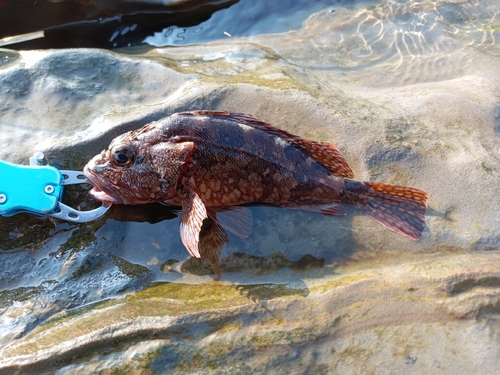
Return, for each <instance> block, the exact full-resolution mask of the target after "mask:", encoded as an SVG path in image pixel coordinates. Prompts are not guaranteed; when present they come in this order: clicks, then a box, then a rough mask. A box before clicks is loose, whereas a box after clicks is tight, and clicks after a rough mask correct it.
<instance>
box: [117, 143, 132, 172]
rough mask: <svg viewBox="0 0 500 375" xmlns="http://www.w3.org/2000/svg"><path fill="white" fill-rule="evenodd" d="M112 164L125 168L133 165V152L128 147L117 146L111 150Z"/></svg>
mask: <svg viewBox="0 0 500 375" xmlns="http://www.w3.org/2000/svg"><path fill="white" fill-rule="evenodd" d="M112 154H113V162H114V164H116V165H117V166H119V167H127V166H130V165H132V164H133V163H134V160H135V152H134V150H132V149H131V148H130V147H129V146H126V145H118V146H116V147H114V148H113V152H112Z"/></svg>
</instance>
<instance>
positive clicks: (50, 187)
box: [43, 185, 54, 194]
mask: <svg viewBox="0 0 500 375" xmlns="http://www.w3.org/2000/svg"><path fill="white" fill-rule="evenodd" d="M43 191H45V192H46V193H47V194H52V193H53V192H54V186H52V185H47V186H45V189H43Z"/></svg>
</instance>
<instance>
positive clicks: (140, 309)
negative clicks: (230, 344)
mask: <svg viewBox="0 0 500 375" xmlns="http://www.w3.org/2000/svg"><path fill="white" fill-rule="evenodd" d="M305 295H307V292H306V291H305V290H304V289H300V288H291V287H289V286H286V285H283V286H276V285H272V284H269V285H254V286H246V287H245V288H236V287H234V286H232V285H222V284H220V283H217V282H210V283H207V284H204V285H190V284H176V283H160V284H152V285H151V286H150V287H148V288H147V289H145V290H142V291H140V292H137V293H134V294H131V295H128V296H126V297H124V298H122V299H114V300H109V301H104V302H101V303H97V304H93V305H91V306H86V307H84V308H81V309H77V310H73V311H70V312H65V313H61V314H58V315H57V316H55V317H54V318H52V319H50V320H48V321H47V322H45V323H44V324H43V325H40V326H38V327H36V328H35V329H34V330H33V331H31V332H30V333H29V334H28V335H26V336H25V337H24V339H23V340H22V341H21V342H19V343H18V344H17V345H15V347H10V348H7V349H6V352H5V353H6V354H9V355H23V354H24V355H26V354H29V353H34V352H37V351H40V350H43V349H46V348H49V347H51V346H54V345H56V344H58V343H61V342H62V341H61V338H64V340H63V341H66V340H71V339H76V338H78V337H83V336H85V335H88V334H90V333H92V332H96V331H98V330H106V329H109V327H110V326H112V325H113V324H121V323H123V322H126V321H134V320H136V319H138V318H146V317H162V318H168V317H177V316H182V315H186V314H191V313H196V312H200V311H213V310H217V309H222V308H228V307H238V306H243V305H247V304H250V303H252V302H251V301H250V300H249V299H252V300H262V299H274V298H296V297H297V296H305Z"/></svg>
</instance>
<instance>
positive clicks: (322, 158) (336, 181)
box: [85, 111, 427, 278]
mask: <svg viewBox="0 0 500 375" xmlns="http://www.w3.org/2000/svg"><path fill="white" fill-rule="evenodd" d="M85 176H86V177H87V178H88V179H89V180H90V181H91V182H92V184H93V185H94V186H95V187H94V189H92V191H91V195H92V196H93V197H94V198H95V199H98V200H101V201H106V202H112V203H119V204H145V203H151V202H164V203H167V204H171V205H176V206H181V207H182V213H181V220H180V234H181V239H182V242H183V244H184V246H185V247H186V248H187V250H188V251H189V253H190V254H191V255H192V256H193V257H196V258H202V259H204V260H205V261H206V262H207V263H208V264H209V265H210V266H211V267H212V268H213V269H214V271H215V272H216V274H217V278H219V277H220V268H219V257H220V253H221V251H222V247H223V245H224V244H225V243H226V242H227V241H228V238H227V234H226V232H225V230H224V228H225V229H228V230H230V231H231V232H233V233H235V234H236V235H238V236H240V237H242V238H245V237H247V236H248V235H249V234H250V231H251V223H252V218H251V215H250V211H249V210H248V209H246V208H239V207H238V206H240V205H245V204H250V203H262V204H272V205H275V206H280V207H290V208H300V209H304V210H310V211H316V212H322V213H324V214H328V215H345V213H346V212H345V210H344V207H343V205H344V204H348V205H353V206H354V207H355V208H356V209H357V210H359V211H360V212H362V213H364V214H366V215H367V216H369V217H371V218H372V219H374V220H376V221H377V222H379V223H380V224H382V225H383V226H385V227H386V228H388V229H389V230H391V231H393V232H396V233H399V234H401V235H403V236H406V237H409V238H411V239H413V240H418V239H419V238H420V235H421V233H422V230H423V228H424V224H425V218H424V214H425V210H426V202H427V193H425V192H423V191H421V190H418V189H414V188H410V187H405V186H395V185H389V184H385V183H381V182H366V181H365V182H361V181H354V180H352V178H354V175H353V172H352V170H351V168H350V167H349V165H348V164H347V162H346V160H345V159H344V157H343V156H342V154H341V153H340V152H339V150H338V149H337V148H336V147H335V146H333V145H332V144H330V143H325V142H316V141H311V140H306V139H303V138H301V137H299V136H297V135H293V134H291V133H289V132H287V131H284V130H281V129H279V128H277V127H275V126H273V125H271V124H268V123H265V122H263V121H260V120H257V119H256V118H255V117H253V116H251V115H245V114H242V113H229V112H219V111H194V112H181V113H176V114H174V115H172V116H169V117H166V118H164V119H162V120H159V121H156V122H152V123H150V124H147V125H145V126H144V127H142V128H141V129H138V130H136V131H132V132H128V133H126V134H123V135H121V136H119V137H117V138H115V139H114V140H113V141H112V142H111V145H110V147H109V150H105V151H103V152H102V153H101V154H100V155H97V156H96V157H94V158H93V159H92V160H91V161H90V162H89V163H88V164H87V166H86V167H85Z"/></svg>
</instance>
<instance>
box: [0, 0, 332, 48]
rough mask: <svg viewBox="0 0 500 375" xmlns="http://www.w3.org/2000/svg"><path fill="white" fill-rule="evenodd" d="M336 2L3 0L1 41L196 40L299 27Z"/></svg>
mask: <svg viewBox="0 0 500 375" xmlns="http://www.w3.org/2000/svg"><path fill="white" fill-rule="evenodd" d="M335 3H336V2H332V1H326V0H300V1H291V0H287V1H280V2H265V1H260V2H259V1H257V2H255V1H248V0H243V1H238V0H219V1H207V0H204V1H190V0H186V1H175V2H173V1H171V2H167V3H166V4H161V3H154V2H148V3H146V2H121V1H107V0H104V1H103V0H95V1H74V0H71V1H64V2H50V1H46V0H41V1H35V2H34V3H32V2H28V1H5V0H4V1H2V2H0V39H2V38H5V37H12V36H16V35H21V34H27V33H33V32H37V31H43V32H44V35H45V36H44V37H43V38H38V39H34V40H29V41H23V42H20V43H16V44H12V45H9V48H13V49H17V50H31V49H48V48H75V47H76V48H78V47H89V48H91V47H92V48H107V49H111V48H119V47H127V46H136V45H141V44H150V45H154V46H166V45H186V44H196V43H205V42H208V41H213V40H217V39H220V38H227V37H232V36H234V37H236V36H238V37H240V36H251V35H258V34H262V33H279V32H285V31H288V30H294V29H299V28H300V27H301V24H302V22H303V21H304V20H305V19H306V18H307V17H308V16H309V15H311V14H312V13H314V12H317V11H319V10H322V9H325V8H326V7H333V6H334V5H335ZM331 11H332V12H333V11H334V8H332V10H331Z"/></svg>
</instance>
